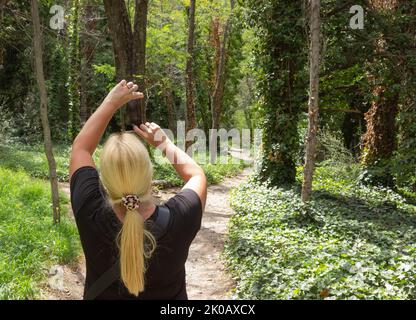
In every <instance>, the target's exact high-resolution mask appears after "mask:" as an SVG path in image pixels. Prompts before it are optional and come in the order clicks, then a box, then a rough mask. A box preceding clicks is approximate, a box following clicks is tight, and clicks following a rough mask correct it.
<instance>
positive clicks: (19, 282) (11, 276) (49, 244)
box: [0, 167, 80, 299]
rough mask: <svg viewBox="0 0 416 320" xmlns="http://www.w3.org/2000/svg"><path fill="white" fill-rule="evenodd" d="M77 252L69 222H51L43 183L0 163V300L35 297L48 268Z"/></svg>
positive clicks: (75, 234)
mask: <svg viewBox="0 0 416 320" xmlns="http://www.w3.org/2000/svg"><path fill="white" fill-rule="evenodd" d="M61 201H62V202H63V204H65V203H66V204H67V203H68V199H66V198H65V197H64V198H62V199H61ZM63 207H64V206H63ZM79 251H80V245H79V238H78V232H77V230H76V227H75V224H74V223H73V222H72V221H70V220H69V218H67V217H65V214H64V216H63V217H62V219H61V223H60V224H59V225H53V222H52V210H51V199H50V187H49V184H48V183H46V182H43V181H39V180H33V179H30V178H29V177H28V176H27V174H25V173H24V172H13V171H11V170H8V169H4V168H1V167H0V299H32V298H36V297H37V295H38V293H39V292H38V285H39V283H40V282H41V281H42V280H43V279H44V278H45V276H46V274H47V270H48V269H49V267H50V266H51V265H52V264H56V263H68V262H70V261H72V260H73V259H74V258H75V257H77V256H78V254H79Z"/></svg>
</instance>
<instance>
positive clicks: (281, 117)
mask: <svg viewBox="0 0 416 320" xmlns="http://www.w3.org/2000/svg"><path fill="white" fill-rule="evenodd" d="M247 5H248V6H249V9H250V10H249V11H248V19H249V22H250V23H251V24H252V25H253V26H254V27H257V33H258V45H257V49H256V51H255V54H256V59H257V63H258V64H259V65H260V66H261V72H259V79H258V88H257V89H258V91H259V92H261V93H262V94H261V96H260V97H259V98H260V102H261V104H262V106H263V109H264V110H263V119H264V121H263V141H262V143H263V154H262V159H261V163H260V166H259V167H260V170H259V172H258V174H259V178H260V179H261V180H268V179H269V180H270V182H271V183H272V184H274V185H279V184H286V183H293V182H295V177H296V156H297V154H298V152H299V136H298V120H299V115H300V113H301V109H302V105H304V104H305V103H306V101H305V86H307V81H308V78H307V74H306V73H305V68H304V66H305V64H306V62H307V56H308V54H307V50H306V47H307V46H305V43H307V37H306V33H305V29H304V23H305V21H304V15H303V14H302V12H303V11H304V8H303V5H302V2H301V1H291V0H280V1H264V2H262V5H260V6H259V2H258V1H254V0H250V1H247ZM270 21H273V23H270ZM257 126H258V127H260V126H261V124H258V125H257Z"/></svg>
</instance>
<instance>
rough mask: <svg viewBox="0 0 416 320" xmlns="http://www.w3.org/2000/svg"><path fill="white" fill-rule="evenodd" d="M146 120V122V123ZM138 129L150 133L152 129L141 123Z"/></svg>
mask: <svg viewBox="0 0 416 320" xmlns="http://www.w3.org/2000/svg"><path fill="white" fill-rule="evenodd" d="M147 123H148V122H146V124H147ZM140 129H142V130H143V131H144V132H146V133H148V134H151V133H152V130H150V128H149V127H148V126H147V125H144V124H143V123H142V124H141V125H140Z"/></svg>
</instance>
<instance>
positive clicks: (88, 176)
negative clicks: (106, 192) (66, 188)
mask: <svg viewBox="0 0 416 320" xmlns="http://www.w3.org/2000/svg"><path fill="white" fill-rule="evenodd" d="M70 190H71V206H72V211H73V212H74V216H75V217H78V214H79V213H80V212H81V210H82V209H83V208H84V207H85V206H86V205H87V204H91V203H96V202H97V200H100V198H102V194H101V193H100V178H99V175H98V172H97V170H96V169H95V168H93V167H81V168H79V169H78V170H76V171H75V172H74V173H73V175H72V177H71V181H70ZM88 211H89V212H91V210H88Z"/></svg>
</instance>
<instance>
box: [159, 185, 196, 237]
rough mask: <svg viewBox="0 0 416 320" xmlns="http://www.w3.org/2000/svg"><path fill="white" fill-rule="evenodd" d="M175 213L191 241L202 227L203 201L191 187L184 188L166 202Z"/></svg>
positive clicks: (176, 218)
mask: <svg viewBox="0 0 416 320" xmlns="http://www.w3.org/2000/svg"><path fill="white" fill-rule="evenodd" d="M165 205H166V206H167V207H169V209H170V210H171V211H173V212H174V214H175V217H174V218H175V220H176V221H177V222H179V221H178V220H180V223H178V225H181V226H183V227H184V228H185V230H182V231H185V232H186V233H187V234H189V236H190V238H191V241H192V240H193V238H194V237H195V235H196V234H197V232H198V231H199V229H200V228H201V220H202V203H201V199H200V198H199V196H198V194H197V193H196V192H195V191H193V190H191V189H183V190H182V191H180V192H179V193H178V194H177V195H175V196H174V197H172V198H170V199H169V200H168V201H167V202H166V204H165Z"/></svg>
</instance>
